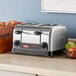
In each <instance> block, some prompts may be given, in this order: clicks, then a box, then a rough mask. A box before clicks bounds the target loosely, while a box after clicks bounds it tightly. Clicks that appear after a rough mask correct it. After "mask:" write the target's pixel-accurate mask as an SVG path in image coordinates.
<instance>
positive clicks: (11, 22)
mask: <svg viewBox="0 0 76 76" xmlns="http://www.w3.org/2000/svg"><path fill="white" fill-rule="evenodd" d="M10 24H11V25H17V24H18V23H17V21H15V20H11V21H10Z"/></svg>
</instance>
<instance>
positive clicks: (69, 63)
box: [0, 54, 76, 76]
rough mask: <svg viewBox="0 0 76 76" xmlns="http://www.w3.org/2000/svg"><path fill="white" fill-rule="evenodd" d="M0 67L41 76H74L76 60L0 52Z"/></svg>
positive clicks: (75, 74)
mask: <svg viewBox="0 0 76 76" xmlns="http://www.w3.org/2000/svg"><path fill="white" fill-rule="evenodd" d="M0 69H1V70H7V71H15V72H23V73H32V74H39V75H42V76H76V60H75V59H67V58H66V57H65V56H56V57H54V58H48V57H39V56H28V55H19V54H0Z"/></svg>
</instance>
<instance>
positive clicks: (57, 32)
mask: <svg viewBox="0 0 76 76" xmlns="http://www.w3.org/2000/svg"><path fill="white" fill-rule="evenodd" d="M66 42H67V29H66V27H65V26H60V27H57V28H54V29H53V31H52V35H51V51H56V50H60V49H64V47H65V44H66Z"/></svg>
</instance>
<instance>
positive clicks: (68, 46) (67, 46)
mask: <svg viewBox="0 0 76 76" xmlns="http://www.w3.org/2000/svg"><path fill="white" fill-rule="evenodd" d="M71 47H76V44H75V43H74V42H68V43H67V44H66V45H65V49H66V50H68V49H69V48H71Z"/></svg>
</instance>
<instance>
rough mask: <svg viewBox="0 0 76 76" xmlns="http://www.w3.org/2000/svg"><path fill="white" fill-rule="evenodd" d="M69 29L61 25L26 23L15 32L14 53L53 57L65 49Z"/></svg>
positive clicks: (16, 28)
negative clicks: (54, 53)
mask: <svg viewBox="0 0 76 76" xmlns="http://www.w3.org/2000/svg"><path fill="white" fill-rule="evenodd" d="M66 42H67V29H66V27H65V26H64V25H61V24H35V23H26V24H20V25H18V26H16V27H15V29H14V31H13V49H12V52H13V53H23V54H30V55H44V56H48V55H50V56H53V52H54V51H58V50H61V49H64V46H65V44H66Z"/></svg>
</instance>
